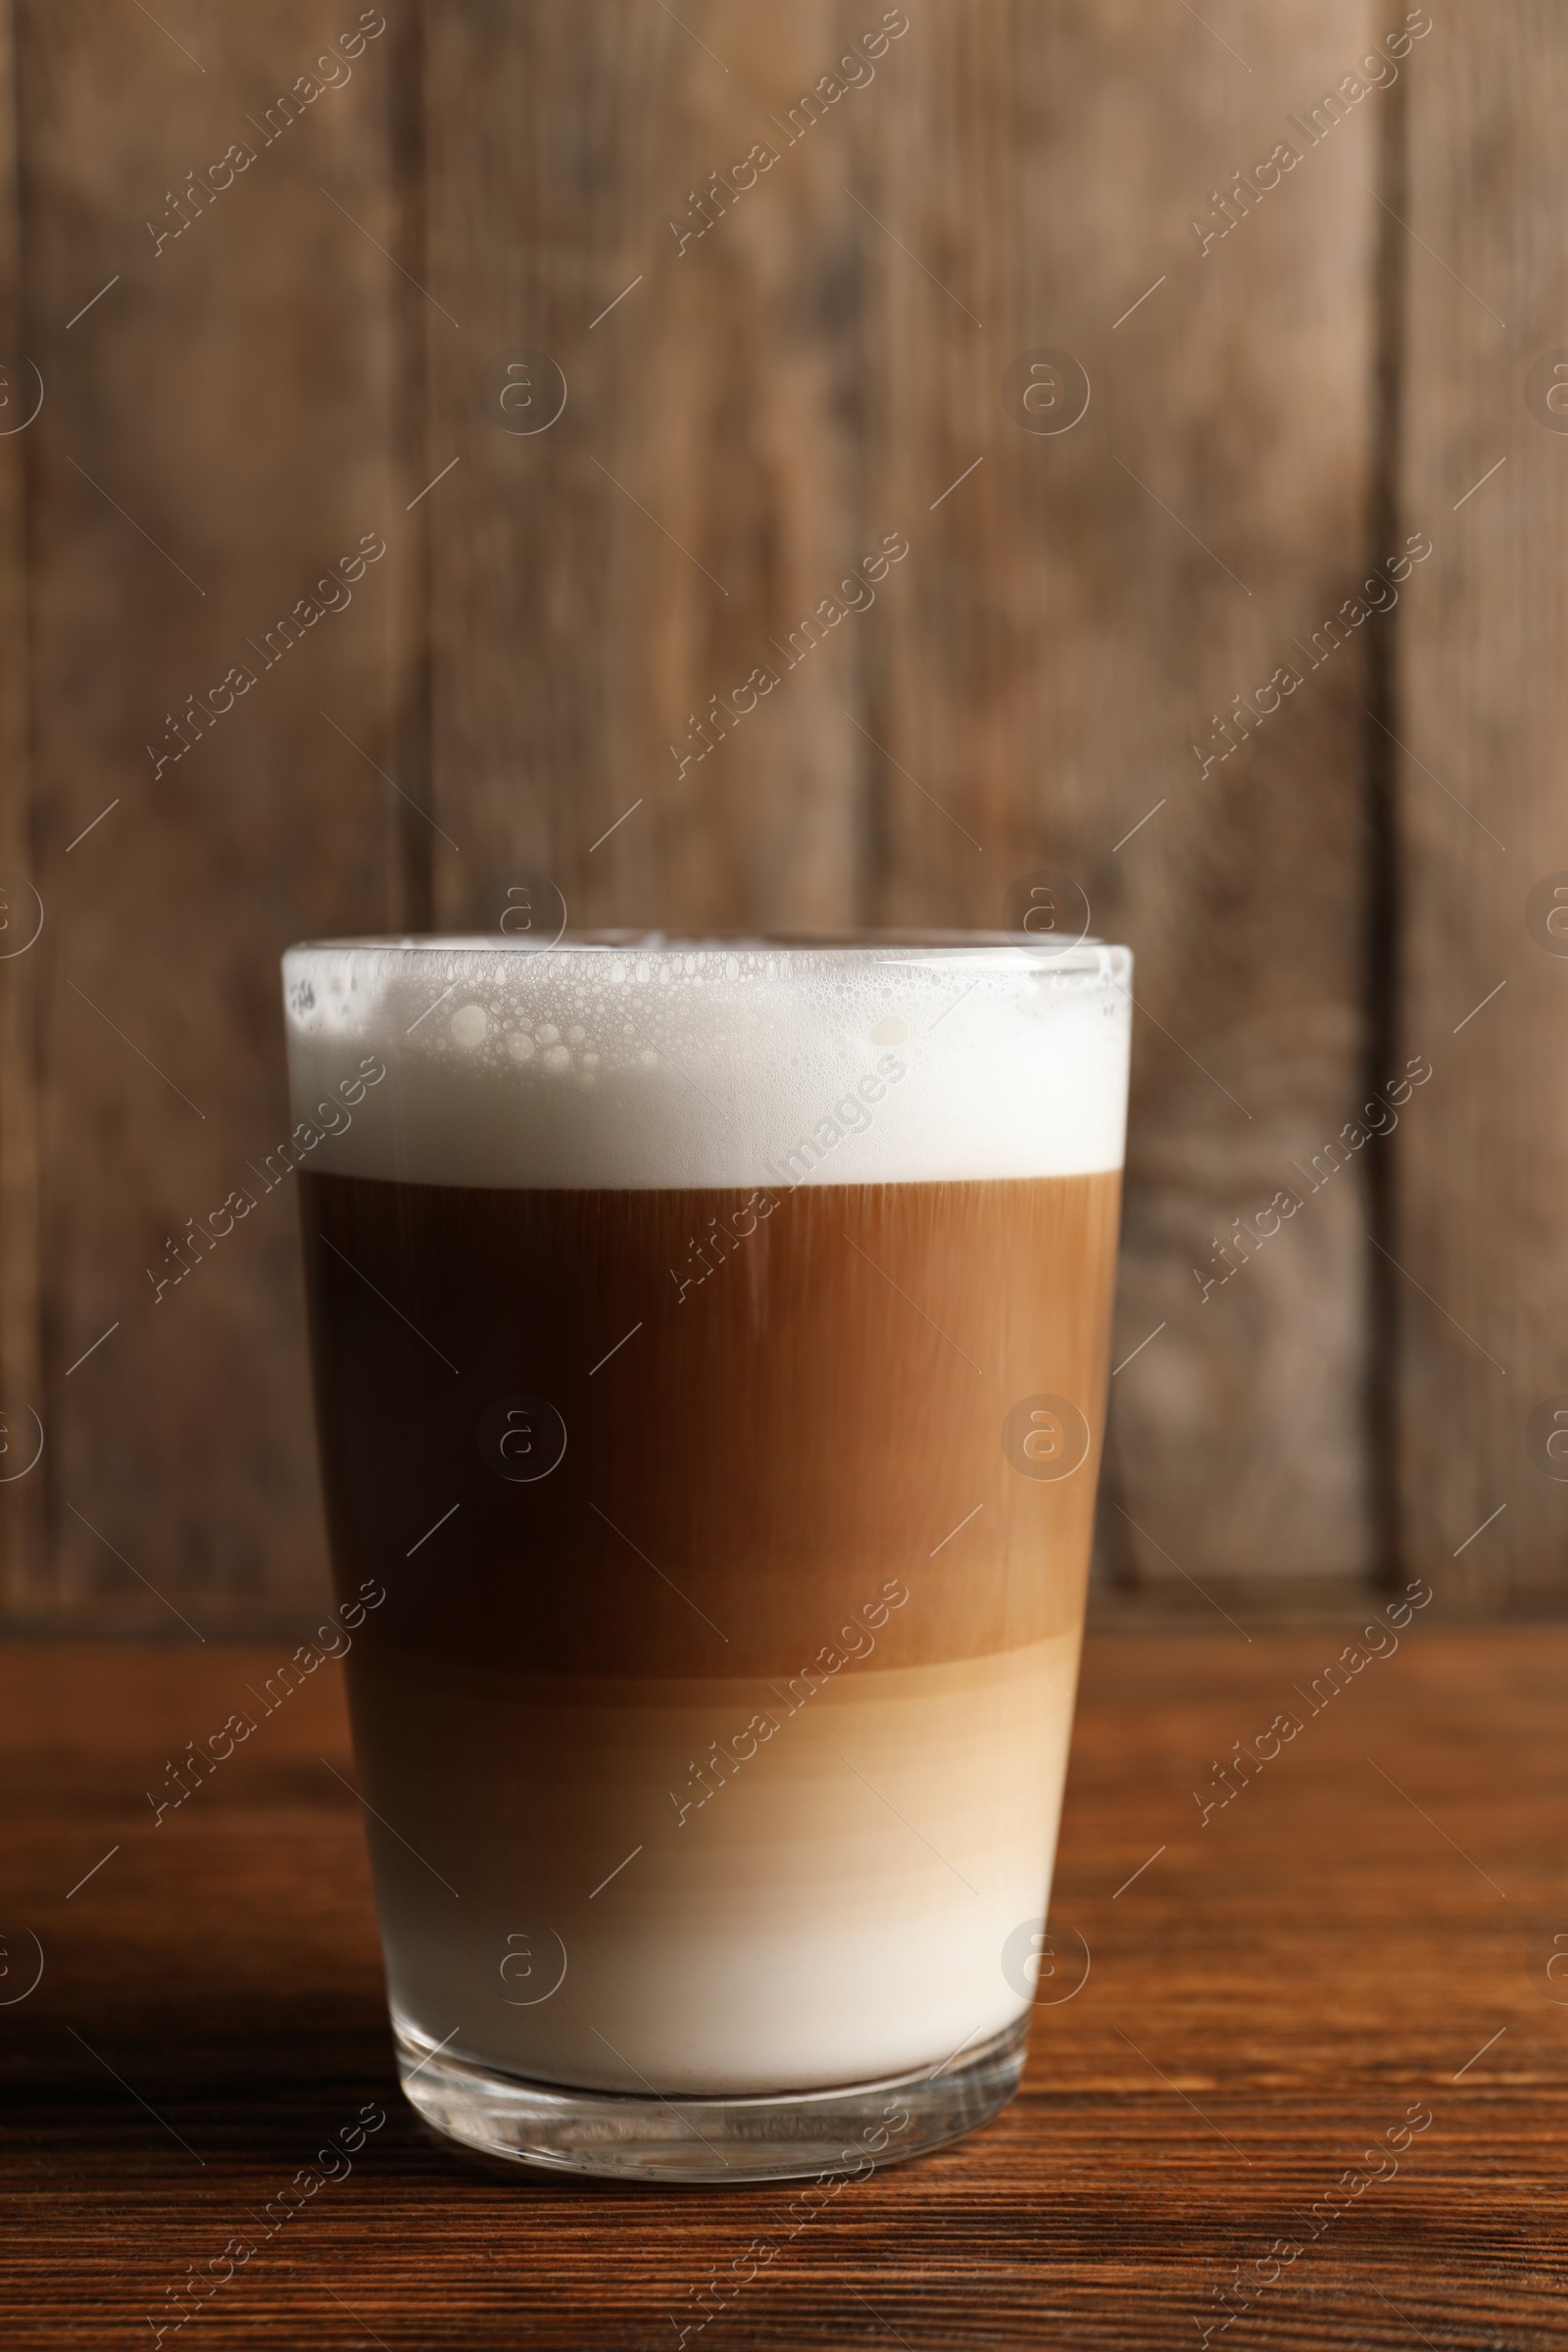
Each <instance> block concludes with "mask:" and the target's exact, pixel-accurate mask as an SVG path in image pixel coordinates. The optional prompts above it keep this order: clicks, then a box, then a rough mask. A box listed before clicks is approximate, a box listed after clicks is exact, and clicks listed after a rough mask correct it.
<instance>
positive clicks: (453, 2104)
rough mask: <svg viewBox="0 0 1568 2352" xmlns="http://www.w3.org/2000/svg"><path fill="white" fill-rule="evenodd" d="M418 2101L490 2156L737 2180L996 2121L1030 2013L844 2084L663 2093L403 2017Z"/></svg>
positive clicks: (937, 2142) (781, 2176)
mask: <svg viewBox="0 0 1568 2352" xmlns="http://www.w3.org/2000/svg"><path fill="white" fill-rule="evenodd" d="M392 2027H393V2034H394V2037H395V2040H396V2044H397V2055H398V2072H399V2075H400V2077H401V2079H402V2083H403V2093H404V2096H405V2097H406V2098H407V2099H408V2100H409V2102H410V2104H411V2105H412V2106H413V2107H415V2108H416V2109H417V2111H418V2113H419V2114H420V2115H421V2116H422V2117H423V2118H424V2120H425V2122H426V2123H427V2124H430V2125H433V2126H434V2128H435V2130H436V2131H443V2132H445V2133H446V2134H447V2135H448V2136H449V2137H450V2138H452V2139H456V2140H461V2141H462V2143H463V2144H464V2146H465V2147H469V2148H476V2149H478V2150H480V2151H481V2152H482V2153H483V2154H484V2155H487V2156H503V2157H509V2158H511V2159H512V2160H513V2161H514V2162H515V2163H517V2164H539V2165H545V2166H547V2167H549V2168H550V2169H551V2170H553V2171H556V2172H564V2173H600V2174H605V2175H608V2176H609V2177H611V2178H612V2179H616V2180H625V2179H633V2180H664V2181H685V2180H690V2181H710V2182H713V2183H715V2184H722V2183H724V2182H729V2183H731V2184H734V2185H739V2184H743V2183H749V2182H752V2181H756V2180H799V2179H801V2178H802V2177H804V2176H808V2175H811V2176H814V2175H817V2174H822V2173H845V2172H856V2173H859V2174H860V2175H862V2176H863V2175H865V2174H866V2173H868V2172H871V2171H874V2170H875V2169H876V2168H877V2167H878V2166H879V2165H884V2164H906V2163H907V2161H908V2159H909V2158H910V2157H911V2156H923V2155H924V2154H925V2153H926V2151H927V2150H928V2149H931V2148H940V2147H943V2146H945V2145H946V2144H947V2142H948V2141H949V2140H954V2139H961V2138H962V2136H963V2134H964V2133H965V2132H966V2131H974V2130H975V2129H976V2127H977V2126H978V2125H980V2124H984V2123H988V2122H989V2121H990V2119H991V2117H992V2116H994V2115H995V2114H996V2113H997V2112H998V2110H999V2109H1001V2108H1003V2107H1005V2105H1006V2103H1007V2101H1008V2100H1009V2099H1010V2098H1011V2096H1012V2094H1013V2092H1014V2091H1015V2090H1016V2089H1017V2087H1018V2079H1019V2077H1020V2076H1021V2075H1022V2073H1023V2062H1024V2053H1025V2050H1026V2047H1027V2044H1028V2037H1029V2020H1028V2016H1027V2013H1026V2014H1025V2015H1024V2016H1023V2017H1020V2018H1019V2019H1018V2020H1017V2022H1016V2023H1015V2024H1013V2025H1011V2026H1008V2027H1007V2028H1006V2030H1005V2032H1004V2033H1001V2034H994V2035H993V2036H992V2038H991V2039H990V2040H989V2041H987V2042H984V2043H982V2044H981V2046H980V2047H979V2048H978V2049H977V2050H973V2051H971V2052H970V2053H969V2055H968V2056H967V2057H965V2058H963V2059H962V2060H961V2061H956V2062H953V2063H951V2064H948V2065H944V2066H941V2067H938V2068H936V2069H935V2070H934V2071H932V2072H929V2073H916V2074H907V2075H890V2076H888V2077H887V2079H886V2080H885V2081H883V2082H852V2083H848V2084H846V2085H845V2086H844V2087H843V2088H842V2089H839V2090H813V2091H783V2092H779V2093H774V2094H769V2095H768V2096H766V2097H760V2098H723V2097H704V2098H670V2099H666V2098H661V2097H659V2096H657V2095H647V2096H644V2095H642V2094H628V2093H624V2092H620V2091H604V2090H564V2089H561V2088H558V2087H556V2086H554V2085H552V2084H551V2083H548V2082H528V2081H526V2080H525V2079H524V2078H523V2077H521V2076H519V2075H506V2074H500V2073H498V2072H496V2071H495V2070H494V2069H493V2068H490V2067H483V2066H476V2065H475V2064H474V2063H473V2062H472V2061H471V2060H470V2059H467V2058H459V2057H458V2056H456V2055H455V2054H454V2053H453V2052H452V2051H450V2050H438V2048H437V2045H436V2044H435V2043H433V2042H432V2041H431V2040H430V2038H429V2036H428V2035H427V2034H421V2033H420V2032H419V2031H418V2030H417V2028H416V2027H414V2026H412V2025H410V2024H409V2023H408V2022H407V2021H406V2020H405V2019H403V2018H400V2017H399V2016H398V2015H397V2013H396V2011H394V2012H393V2016H392Z"/></svg>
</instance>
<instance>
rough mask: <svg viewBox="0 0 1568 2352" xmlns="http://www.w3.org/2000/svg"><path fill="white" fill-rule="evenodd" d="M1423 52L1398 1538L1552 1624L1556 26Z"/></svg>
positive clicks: (1452, 39)
mask: <svg viewBox="0 0 1568 2352" xmlns="http://www.w3.org/2000/svg"><path fill="white" fill-rule="evenodd" d="M1426 46H1427V48H1428V50H1429V52H1430V55H1429V57H1428V58H1427V59H1426V60H1425V61H1424V62H1425V71H1424V72H1423V73H1422V74H1421V75H1420V76H1418V77H1414V78H1413V79H1412V82H1411V114H1410V125H1409V159H1408V172H1407V185H1406V189H1405V203H1404V207H1403V208H1402V209H1403V217H1404V219H1405V220H1406V221H1408V223H1409V229H1410V238H1409V240H1408V242H1407V243H1406V245H1405V247H1404V250H1403V253H1402V257H1401V258H1402V287H1401V306H1400V307H1401V316H1402V319H1403V321H1404V341H1405V348H1406V351H1407V355H1408V356H1407V360H1406V367H1405V378H1406V382H1405V393H1404V402H1403V408H1404V416H1405V431H1404V435H1403V440H1402V447H1401V455H1400V468H1399V497H1400V500H1401V503H1402V506H1403V510H1404V516H1405V518H1406V520H1407V522H1408V524H1409V526H1410V527H1412V528H1420V529H1423V530H1426V531H1428V532H1430V534H1431V536H1432V539H1433V541H1434V544H1435V550H1436V552H1435V554H1434V557H1433V559H1432V561H1431V562H1430V564H1427V565H1426V567H1425V571H1424V575H1423V577H1422V578H1421V582H1420V587H1419V591H1418V593H1417V594H1416V595H1415V596H1413V597H1412V598H1411V600H1410V602H1409V605H1408V607H1407V608H1406V612H1405V625H1404V628H1403V630H1402V633H1401V637H1400V648H1401V662H1400V675H1399V681H1398V698H1397V700H1398V714H1399V715H1398V720H1397V732H1398V736H1399V741H1400V744H1401V746H1403V747H1405V748H1404V750H1403V751H1402V752H1401V754H1400V755H1399V757H1398V760H1397V806H1398V824H1399V835H1400V843H1401V860H1400V863H1401V871H1402V883H1403V918H1402V926H1401V930H1402V939H1401V956H1400V974H1399V977H1400V997H1401V1004H1400V1020H1401V1024H1402V1027H1403V1032H1404V1035H1403V1038H1402V1039H1401V1045H1402V1046H1403V1047H1404V1048H1405V1050H1407V1051H1408V1052H1411V1053H1417V1054H1426V1055H1429V1056H1430V1057H1431V1059H1432V1061H1433V1064H1434V1066H1435V1075H1434V1078H1433V1080H1432V1082H1431V1085H1430V1087H1429V1088H1428V1089H1427V1095H1426V1100H1424V1101H1423V1103H1421V1106H1420V1115H1419V1116H1418V1117H1417V1116H1412V1117H1411V1118H1410V1119H1409V1120H1408V1121H1407V1123H1406V1125H1405V1127H1404V1129H1403V1130H1402V1131H1401V1133H1400V1135H1399V1137H1398V1138H1397V1143H1398V1147H1399V1160H1398V1168H1399V1183H1398V1198H1397V1215H1396V1229H1395V1232H1394V1234H1393V1235H1392V1236H1391V1237H1390V1239H1389V1247H1390V1248H1391V1249H1392V1250H1396V1252H1397V1257H1398V1260H1399V1270H1398V1272H1397V1274H1396V1276H1395V1278H1394V1287H1395V1294H1396V1302H1397V1346H1398V1356H1397V1372H1398V1377H1397V1398H1398V1430H1397V1446H1398V1456H1397V1459H1398V1475H1399V1502H1400V1514H1399V1515H1400V1530H1401V1540H1402V1542H1403V1544H1404V1545H1405V1547H1406V1550H1407V1554H1408V1556H1409V1558H1410V1559H1412V1560H1415V1561H1420V1562H1425V1561H1426V1560H1428V1559H1434V1560H1438V1561H1441V1562H1442V1563H1444V1565H1445V1569H1446V1573H1447V1574H1448V1575H1449V1576H1450V1577H1452V1578H1453V1579H1454V1580H1455V1581H1456V1582H1457V1581H1458V1580H1462V1585H1463V1589H1464V1591H1465V1592H1466V1593H1467V1594H1468V1596H1469V1597H1470V1599H1471V1600H1472V1602H1473V1603H1474V1604H1475V1605H1477V1606H1486V1605H1488V1604H1489V1603H1490V1602H1491V1601H1492V1600H1493V1599H1495V1596H1497V1595H1499V1594H1509V1595H1513V1596H1515V1597H1516V1598H1517V1599H1518V1601H1519V1602H1521V1603H1522V1604H1539V1603H1541V1602H1544V1601H1547V1600H1550V1601H1553V1602H1555V1603H1556V1604H1557V1605H1559V1606H1560V1605H1561V1602H1562V1598H1563V1595H1564V1593H1565V1591H1568V1484H1564V1483H1563V1481H1564V1474H1565V1473H1568V1460H1565V1459H1563V1458H1561V1456H1562V1455H1563V1454H1564V1452H1565V1451H1568V1442H1564V1441H1559V1443H1558V1445H1557V1446H1555V1447H1553V1449H1552V1452H1551V1453H1549V1454H1548V1453H1547V1451H1546V1446H1547V1444H1548V1442H1549V1439H1550V1437H1551V1434H1552V1431H1553V1429H1554V1428H1556V1429H1559V1430H1568V1250H1565V1249H1564V1245H1563V1233H1564V1215H1565V1203H1568V1188H1565V1184H1564V1172H1565V1167H1568V1103H1565V1099H1564V1094H1563V1089H1562V1087H1561V1085H1560V1083H1559V1081H1558V1072H1559V1070H1560V1066H1561V1060H1562V1040H1563V1035H1564V1023H1565V1020H1568V937H1565V936H1564V935H1563V933H1564V929H1565V927H1568V918H1565V917H1563V916H1561V915H1560V914H1559V915H1557V916H1555V918H1554V916H1553V907H1554V905H1555V906H1560V907H1568V896H1564V897H1563V898H1562V899H1561V900H1560V901H1558V900H1556V899H1555V889H1556V882H1554V879H1553V877H1556V878H1557V880H1558V881H1568V797H1565V793H1564V782H1565V773H1568V767H1565V755H1564V745H1565V743H1568V675H1565V671H1564V665H1563V659H1562V647H1563V641H1564V634H1565V629H1568V596H1565V591H1564V576H1563V549H1564V546H1565V544H1568V536H1565V531H1568V430H1565V428H1568V414H1564V413H1563V404H1564V401H1565V400H1568V394H1561V393H1559V394H1557V395H1556V396H1555V397H1553V396H1552V387H1553V385H1554V384H1559V385H1561V384H1568V256H1565V254H1564V250H1563V243H1562V238H1561V236H1560V235H1559V234H1558V233H1557V227H1556V225H1555V224H1556V223H1558V222H1560V221H1561V220H1562V217H1563V208H1564V203H1565V200H1568V161H1565V157H1564V149H1563V139H1562V127H1561V126H1562V123H1563V120H1564V111H1563V110H1564V107H1565V105H1568V23H1565V21H1564V19H1563V16H1562V13H1561V11H1560V10H1558V9H1555V8H1552V7H1551V6H1549V5H1547V4H1546V0H1514V4H1513V5H1510V6H1509V7H1507V8H1505V9H1502V10H1497V9H1491V8H1485V7H1483V6H1481V5H1480V4H1479V0H1462V5H1459V6H1455V7H1452V8H1449V7H1445V8H1444V9H1443V11H1442V22H1441V25H1440V26H1439V28H1438V31H1436V32H1435V33H1434V34H1433V37H1432V39H1431V40H1430V42H1429V43H1427V44H1426ZM1417 240H1419V242H1418V241H1417ZM1559 363H1562V364H1564V373H1563V374H1562V375H1561V376H1558V375H1556V374H1555V373H1554V369H1555V368H1556V366H1557V365H1558V364H1559ZM1413 1109H1414V1105H1412V1110H1413ZM1559 1408H1561V1409H1562V1410H1563V1413H1564V1418H1563V1419H1562V1421H1561V1422H1560V1423H1558V1422H1556V1421H1555V1414H1556V1412H1557V1410H1558V1409H1559ZM1477 1530H1481V1531H1482V1532H1480V1533H1477V1532H1476V1531H1477ZM1455 1551H1457V1552H1458V1557H1457V1559H1455V1558H1454V1556H1453V1555H1454V1553H1455Z"/></svg>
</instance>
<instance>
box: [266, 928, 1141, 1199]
mask: <svg viewBox="0 0 1568 2352" xmlns="http://www.w3.org/2000/svg"><path fill="white" fill-rule="evenodd" d="M283 975H284V997H285V1004H286V1007H287V1020H288V1045H289V1077H290V1089H291V1095H292V1101H293V1117H294V1118H295V1120H296V1121H305V1120H311V1121H313V1122H314V1124H315V1127H316V1128H319V1127H322V1126H334V1127H336V1129H337V1132H336V1133H335V1134H333V1135H330V1136H328V1137H327V1139H326V1140H325V1141H324V1142H323V1143H321V1144H319V1145H318V1146H316V1147H315V1148H314V1149H313V1150H312V1151H311V1152H310V1154H309V1157H308V1159H307V1160H306V1161H305V1163H304V1164H306V1165H308V1166H311V1167H314V1168H318V1169H322V1170H326V1171H329V1172H335V1173H339V1174H345V1175H361V1176H382V1177H396V1178H400V1179H402V1180H404V1181H405V1182H410V1183H422V1184H456V1185H474V1186H478V1185H483V1186H495V1187H522V1188H527V1187H543V1186H561V1187H572V1188H605V1189H613V1190H645V1189H656V1188H661V1187H675V1186H689V1187H700V1186H713V1187H730V1186H742V1185H745V1186H756V1185H767V1184H771V1185H790V1184H795V1183H803V1182H804V1183H813V1184H876V1183H887V1182H904V1183H913V1182H926V1183H930V1182H940V1181H954V1180H956V1179H959V1178H965V1177H1017V1176H1058V1175H1059V1176H1065V1175H1079V1174H1089V1173H1092V1172H1094V1171H1097V1170H1101V1169H1106V1168H1115V1167H1119V1166H1120V1165H1121V1160H1122V1151H1123V1140H1124V1129H1125V1116H1126V1093H1127V1058H1128V1041H1129V1015H1130V1009H1131V1001H1130V998H1129V995H1128V986H1129V982H1130V976H1131V957H1130V956H1129V955H1128V953H1127V951H1126V950H1125V949H1124V948H1110V947H1103V946H1101V945H1100V944H1099V943H1098V942H1095V941H1084V942H1082V943H1081V944H1080V945H1078V946H1077V947H1076V948H1074V949H1071V950H1069V951H1067V952H1066V953H1065V954H1063V955H1060V956H1056V957H1055V958H1054V959H1051V960H1047V959H1046V958H1045V957H1043V956H1040V955H1039V954H1037V953H1035V952H1034V951H1032V950H1029V949H1024V948H1020V947H1013V946H1008V945H1003V944H990V945H974V944H968V945H962V946H957V945H946V944H942V945H926V944H910V945H907V946H906V945H898V944H887V945H876V946H863V947H853V948H844V947H828V946H821V947H784V946H776V945H773V944H770V943H767V942H756V943H752V942H745V943H730V942H725V943H723V944H721V945H720V944H710V943H704V942H701V941H695V942H692V943H689V944H688V943H684V942H678V943H677V942H668V941H665V940H663V939H649V940H630V941H627V940H621V939H616V940H614V941H613V942H606V941H593V942H585V941H579V942H569V941H564V942H562V943H561V944H560V945H559V946H557V947H554V948H550V949H541V948H537V947H533V946H530V945H528V944H526V943H523V942H517V943H511V942H508V941H505V940H500V941H498V940H495V939H489V940H482V939H480V940H428V941H415V940H403V941H395V940H387V941H366V942H361V943H353V942H346V943H335V942H329V943H326V944H323V945H315V946H306V947H297V948H291V949H290V950H289V952H288V954H287V956H285V957H284V959H283ZM454 1000H456V1002H455V1003H454ZM377 1071H382V1072H384V1075H382V1076H376V1075H375V1074H374V1073H375V1072H377ZM356 1095H358V1097H359V1099H358V1101H356V1100H355V1097H356ZM334 1105H336V1106H338V1107H336V1108H335V1109H334V1108H333V1107H332V1106H334ZM323 1106H325V1107H323ZM345 1118H346V1120H347V1124H346V1125H345V1124H344V1123H343V1122H344V1120H345Z"/></svg>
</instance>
